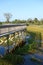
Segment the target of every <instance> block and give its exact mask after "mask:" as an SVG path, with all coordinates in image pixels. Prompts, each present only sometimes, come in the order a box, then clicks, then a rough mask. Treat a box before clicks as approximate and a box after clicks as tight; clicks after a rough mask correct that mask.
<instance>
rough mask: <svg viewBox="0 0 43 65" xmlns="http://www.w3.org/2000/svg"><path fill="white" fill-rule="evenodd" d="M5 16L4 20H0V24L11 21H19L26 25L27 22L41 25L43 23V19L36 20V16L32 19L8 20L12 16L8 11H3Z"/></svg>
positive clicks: (16, 22)
mask: <svg viewBox="0 0 43 65" xmlns="http://www.w3.org/2000/svg"><path fill="white" fill-rule="evenodd" d="M4 16H5V18H6V22H0V25H1V24H2V23H12V24H19V23H23V24H24V23H25V24H26V25H29V24H35V25H40V24H41V25H42V24H43V19H41V20H38V18H34V19H31V18H29V19H27V20H19V19H15V20H13V21H11V22H10V18H11V17H12V15H11V14H10V13H5V14H4Z"/></svg>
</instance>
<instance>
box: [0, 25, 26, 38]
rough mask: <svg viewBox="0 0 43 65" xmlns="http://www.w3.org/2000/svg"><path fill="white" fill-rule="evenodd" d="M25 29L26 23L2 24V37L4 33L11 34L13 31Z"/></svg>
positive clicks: (0, 34) (0, 32) (0, 27)
mask: <svg viewBox="0 0 43 65" xmlns="http://www.w3.org/2000/svg"><path fill="white" fill-rule="evenodd" d="M24 29H26V25H24V24H16V25H14V24H12V25H1V26H0V37H1V36H2V35H7V34H11V33H13V32H16V31H20V30H24Z"/></svg>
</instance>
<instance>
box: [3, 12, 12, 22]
mask: <svg viewBox="0 0 43 65" xmlns="http://www.w3.org/2000/svg"><path fill="white" fill-rule="evenodd" d="M4 16H5V18H6V21H7V22H9V21H10V18H11V17H12V15H11V14H10V13H5V14H4Z"/></svg>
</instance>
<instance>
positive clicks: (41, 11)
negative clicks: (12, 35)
mask: <svg viewBox="0 0 43 65" xmlns="http://www.w3.org/2000/svg"><path fill="white" fill-rule="evenodd" d="M4 13H11V14H12V15H13V16H12V18H11V20H14V19H26V20H27V19H28V18H32V19H34V18H35V17H37V18H38V19H41V18H43V0H0V21H4V20H5V17H4Z"/></svg>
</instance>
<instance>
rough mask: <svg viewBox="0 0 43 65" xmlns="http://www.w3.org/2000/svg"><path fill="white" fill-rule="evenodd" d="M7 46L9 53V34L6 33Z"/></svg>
mask: <svg viewBox="0 0 43 65" xmlns="http://www.w3.org/2000/svg"><path fill="white" fill-rule="evenodd" d="M7 47H8V49H7V53H9V35H7Z"/></svg>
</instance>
